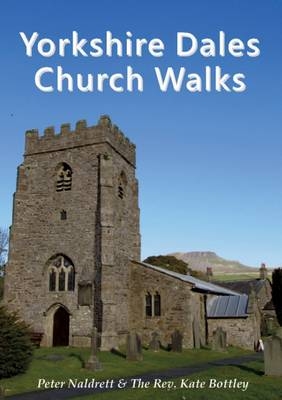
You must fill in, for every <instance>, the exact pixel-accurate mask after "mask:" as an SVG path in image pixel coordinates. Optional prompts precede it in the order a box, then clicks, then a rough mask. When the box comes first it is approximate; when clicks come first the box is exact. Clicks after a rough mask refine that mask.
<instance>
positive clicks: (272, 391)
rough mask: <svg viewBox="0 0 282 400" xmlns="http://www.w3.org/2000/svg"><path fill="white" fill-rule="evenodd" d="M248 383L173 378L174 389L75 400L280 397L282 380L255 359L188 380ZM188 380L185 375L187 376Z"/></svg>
mask: <svg viewBox="0 0 282 400" xmlns="http://www.w3.org/2000/svg"><path fill="white" fill-rule="evenodd" d="M234 378H237V379H238V380H239V381H245V382H248V388H247V390H246V391H242V390H241V389H233V388H230V389H229V388H225V389H213V388H203V389H200V388H194V389H192V388H190V389H187V388H184V387H183V388H181V379H176V380H173V383H174V385H175V388H173V389H170V390H168V389H154V388H152V385H153V384H152V385H151V387H149V388H148V389H128V390H118V391H113V392H108V393H100V394H96V395H90V396H83V397H82V396H81V397H75V398H73V400H90V399H93V400H94V399H95V400H96V399H98V400H119V399H122V400H132V399H134V400H141V399H142V400H151V399H154V400H158V399H160V400H190V399H192V400H218V399H220V400H241V399H244V400H279V399H280V400H281V399H282V379H281V378H280V377H266V376H264V375H263V362H252V363H248V364H245V365H240V366H237V367H236V366H228V367H217V368H212V369H209V370H207V371H205V372H202V373H199V374H197V375H191V376H189V377H188V379H189V380H190V381H191V380H193V381H196V380H197V379H199V381H201V382H206V386H209V382H210V379H216V380H217V381H224V380H225V379H227V380H233V379H234ZM184 379H185V378H184Z"/></svg>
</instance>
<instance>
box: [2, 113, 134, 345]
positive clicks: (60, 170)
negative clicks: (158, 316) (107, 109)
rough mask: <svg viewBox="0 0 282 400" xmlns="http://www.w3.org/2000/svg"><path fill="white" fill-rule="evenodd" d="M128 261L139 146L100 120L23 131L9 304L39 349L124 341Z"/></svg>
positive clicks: (7, 291) (131, 249)
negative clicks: (96, 336)
mask: <svg viewBox="0 0 282 400" xmlns="http://www.w3.org/2000/svg"><path fill="white" fill-rule="evenodd" d="M130 259H134V260H139V259H140V235H139V208H138V183H137V180H136V178H135V146H134V144H132V143H131V142H130V141H129V140H128V139H127V138H126V137H125V136H124V135H123V134H122V132H121V131H120V130H119V129H118V127H117V126H115V125H112V123H111V120H110V118H109V117H107V116H102V117H101V118H100V120H99V122H98V124H97V125H96V126H92V127H87V125H86V122H85V121H79V122H77V124H76V129H75V130H74V131H71V129H70V125H69V124H64V125H62V126H61V131H60V133H59V134H55V132H54V129H53V128H47V129H45V131H44V135H43V136H39V134H38V131H37V130H31V131H27V132H26V142H25V155H24V162H23V164H21V165H20V166H19V168H18V177H17V188H16V192H15V195H14V207H13V221H12V226H11V235H10V250H9V260H8V266H7V268H6V275H5V288H4V301H5V303H6V304H7V306H8V308H9V309H10V310H17V311H18V312H19V315H20V316H21V317H22V318H23V319H24V320H25V321H26V322H27V323H28V324H30V325H31V328H32V330H33V331H34V332H36V333H43V339H42V345H45V346H56V345H73V346H88V345H89V344H90V333H91V329H92V327H93V326H96V327H97V329H98V332H99V333H100V334H101V348H102V349H110V348H112V347H116V346H118V345H119V344H120V343H122V342H124V340H125V336H126V334H127V331H128V329H129V327H128V323H129V322H128V314H129V313H128V307H129V305H128V304H129V270H128V263H129V260H130Z"/></svg>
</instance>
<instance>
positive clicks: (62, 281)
mask: <svg viewBox="0 0 282 400" xmlns="http://www.w3.org/2000/svg"><path fill="white" fill-rule="evenodd" d="M65 280H66V274H65V271H61V272H60V273H59V290H60V291H63V290H65Z"/></svg>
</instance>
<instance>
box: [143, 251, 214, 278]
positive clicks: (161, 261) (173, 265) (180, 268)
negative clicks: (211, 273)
mask: <svg viewBox="0 0 282 400" xmlns="http://www.w3.org/2000/svg"><path fill="white" fill-rule="evenodd" d="M144 263H147V264H151V265H155V266H156V267H161V268H166V269H169V270H170V271H174V272H178V273H179V274H183V275H187V273H188V274H189V275H191V276H194V277H195V278H198V279H202V280H207V276H206V274H205V273H204V272H202V271H194V270H193V269H191V268H189V266H188V264H187V263H186V262H185V261H183V260H179V259H178V258H176V257H174V256H162V255H161V256H150V257H147V258H146V259H145V260H144Z"/></svg>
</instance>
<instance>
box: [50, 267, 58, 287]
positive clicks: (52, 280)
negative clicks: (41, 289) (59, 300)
mask: <svg viewBox="0 0 282 400" xmlns="http://www.w3.org/2000/svg"><path fill="white" fill-rule="evenodd" d="M49 290H50V292H54V290H56V271H55V270H54V269H52V271H50V272H49Z"/></svg>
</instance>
